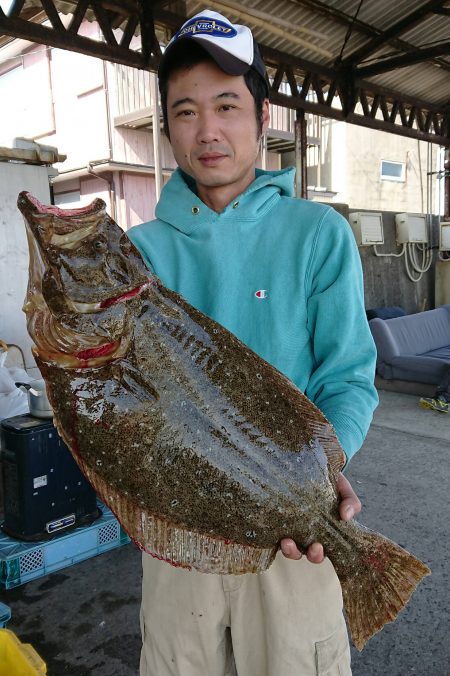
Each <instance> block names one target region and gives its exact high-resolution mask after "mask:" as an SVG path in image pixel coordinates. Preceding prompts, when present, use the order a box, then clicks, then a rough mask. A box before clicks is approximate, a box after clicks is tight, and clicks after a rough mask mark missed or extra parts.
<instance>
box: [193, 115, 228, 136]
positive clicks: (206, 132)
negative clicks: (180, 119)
mask: <svg viewBox="0 0 450 676" xmlns="http://www.w3.org/2000/svg"><path fill="white" fill-rule="evenodd" d="M221 137H222V135H221V132H220V126H219V124H218V120H217V119H216V118H215V116H214V115H211V114H204V115H201V116H200V117H199V125H198V131H197V141H198V142H199V143H214V142H215V141H220V140H221Z"/></svg>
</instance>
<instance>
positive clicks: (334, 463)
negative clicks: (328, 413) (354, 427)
mask: <svg viewBox="0 0 450 676" xmlns="http://www.w3.org/2000/svg"><path fill="white" fill-rule="evenodd" d="M322 415H323V414H322ZM311 424H312V426H313V428H314V432H315V437H314V443H315V444H318V445H320V446H321V447H322V448H323V450H324V451H325V455H326V457H327V461H328V467H329V469H330V472H331V474H332V475H333V477H334V479H335V480H336V479H337V476H338V474H339V472H341V470H342V468H343V467H344V465H345V463H346V461H347V457H346V455H345V453H344V451H343V449H342V446H341V445H340V443H339V441H338V439H337V436H336V432H335V431H334V427H333V425H332V424H331V423H330V422H328V420H327V419H326V418H325V416H323V420H322V421H319V420H318V421H313V422H312V423H311Z"/></svg>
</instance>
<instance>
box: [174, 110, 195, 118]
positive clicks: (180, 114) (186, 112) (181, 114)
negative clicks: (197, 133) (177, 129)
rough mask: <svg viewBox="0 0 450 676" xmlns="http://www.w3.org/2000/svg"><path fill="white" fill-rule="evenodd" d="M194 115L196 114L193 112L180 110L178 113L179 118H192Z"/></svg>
mask: <svg viewBox="0 0 450 676" xmlns="http://www.w3.org/2000/svg"><path fill="white" fill-rule="evenodd" d="M193 114H194V111H193V110H180V111H179V112H178V113H177V117H190V116H191V115H193Z"/></svg>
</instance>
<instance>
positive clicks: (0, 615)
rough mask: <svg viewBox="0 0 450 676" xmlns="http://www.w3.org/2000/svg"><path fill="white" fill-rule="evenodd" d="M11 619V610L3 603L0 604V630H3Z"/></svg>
mask: <svg viewBox="0 0 450 676" xmlns="http://www.w3.org/2000/svg"><path fill="white" fill-rule="evenodd" d="M10 619H11V608H10V607H9V606H7V605H6V604H5V603H0V629H4V628H5V627H6V625H7V624H8V622H9V621H10Z"/></svg>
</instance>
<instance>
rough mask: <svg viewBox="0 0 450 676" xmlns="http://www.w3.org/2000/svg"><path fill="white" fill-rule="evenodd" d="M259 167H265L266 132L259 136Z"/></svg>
mask: <svg viewBox="0 0 450 676" xmlns="http://www.w3.org/2000/svg"><path fill="white" fill-rule="evenodd" d="M261 169H264V170H266V169H267V134H264V135H263V136H262V138H261Z"/></svg>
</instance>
